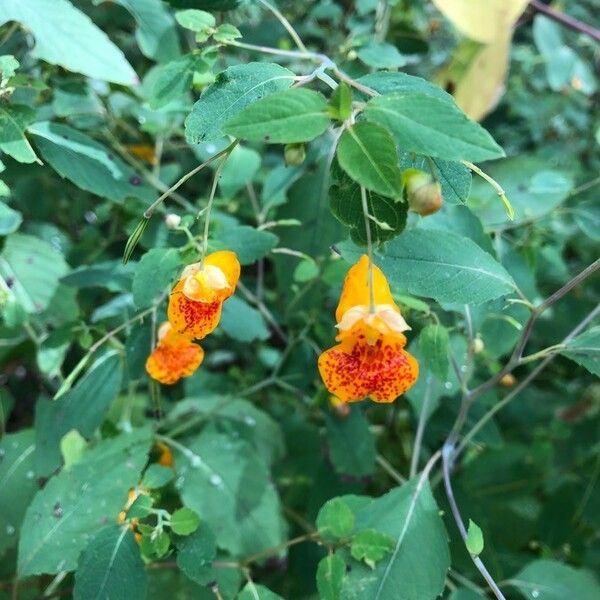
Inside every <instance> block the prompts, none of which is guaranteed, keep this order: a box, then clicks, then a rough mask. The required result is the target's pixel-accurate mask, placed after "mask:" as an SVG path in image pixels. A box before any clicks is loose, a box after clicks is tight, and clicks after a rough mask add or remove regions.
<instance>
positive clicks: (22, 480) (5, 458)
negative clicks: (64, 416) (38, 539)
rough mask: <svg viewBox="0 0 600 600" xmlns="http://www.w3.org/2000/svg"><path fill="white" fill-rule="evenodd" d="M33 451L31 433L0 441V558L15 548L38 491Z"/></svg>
mask: <svg viewBox="0 0 600 600" xmlns="http://www.w3.org/2000/svg"><path fill="white" fill-rule="evenodd" d="M34 450H35V443H34V432H33V430H32V429H22V430H21V431H19V432H17V433H9V434H6V435H4V436H3V437H2V439H1V440H0V457H1V458H2V459H1V460H0V532H2V533H1V535H0V557H1V556H2V555H3V554H4V552H5V551H6V550H7V549H8V548H11V547H13V546H16V545H17V541H18V539H19V532H20V529H21V522H22V521H23V516H24V515H25V510H26V509H27V506H28V505H29V503H30V502H31V499H32V498H33V496H34V494H35V493H36V492H37V491H38V489H39V484H38V475H37V473H36V471H35V467H34V464H33V453H34Z"/></svg>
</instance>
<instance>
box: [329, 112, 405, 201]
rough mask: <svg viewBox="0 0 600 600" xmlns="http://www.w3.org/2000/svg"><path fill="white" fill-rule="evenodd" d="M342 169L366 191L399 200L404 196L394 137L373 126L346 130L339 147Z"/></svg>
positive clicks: (370, 124)
mask: <svg viewBox="0 0 600 600" xmlns="http://www.w3.org/2000/svg"><path fill="white" fill-rule="evenodd" d="M337 158H338V162H339V163H340V167H342V169H344V171H346V173H348V175H350V177H352V179H354V180H355V181H356V182H357V183H358V184H360V185H362V186H364V187H365V188H367V189H369V190H372V191H374V192H377V193H379V194H382V195H383V196H388V197H390V198H395V199H398V198H400V194H401V193H402V184H401V174H400V168H399V166H398V152H397V151H396V145H395V144H394V140H393V139H392V136H391V135H390V134H389V132H388V131H386V129H384V128H383V127H380V126H379V125H376V124H374V123H364V122H363V123H357V124H356V125H353V126H352V127H351V128H350V129H347V130H346V131H345V132H344V133H343V134H342V137H341V138H340V141H339V142H338V147H337Z"/></svg>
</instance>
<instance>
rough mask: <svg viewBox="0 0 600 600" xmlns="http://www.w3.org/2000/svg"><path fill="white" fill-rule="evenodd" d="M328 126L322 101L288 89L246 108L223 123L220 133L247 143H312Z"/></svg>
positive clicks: (304, 91) (309, 92)
mask: <svg viewBox="0 0 600 600" xmlns="http://www.w3.org/2000/svg"><path fill="white" fill-rule="evenodd" d="M329 125H330V120H329V115H328V110H327V101H326V100H325V97H324V96H323V95H322V94H319V93H318V92H313V91H312V90H308V89H306V88H292V89H289V90H282V91H279V92H275V93H274V94H271V95H269V96H267V97H266V98H263V99H262V100H259V101H258V102H254V103H253V104H250V105H249V106H247V107H246V108H245V109H244V110H243V111H241V112H240V113H238V114H237V115H236V116H235V117H233V118H232V119H230V120H229V121H227V123H225V125H224V126H223V131H225V133H229V134H230V135H233V136H235V137H238V138H242V139H248V140H251V141H257V142H259V141H264V142H267V143H270V144H289V143H297V142H308V141H310V140H313V139H314V138H316V137H318V136H320V135H321V134H322V133H324V132H325V131H326V130H327V128H328V127H329Z"/></svg>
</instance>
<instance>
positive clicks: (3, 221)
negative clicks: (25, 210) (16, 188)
mask: <svg viewBox="0 0 600 600" xmlns="http://www.w3.org/2000/svg"><path fill="white" fill-rule="evenodd" d="M22 222H23V215H21V213H20V212H19V211H18V210H13V209H12V208H11V207H10V206H7V205H6V204H4V202H0V235H8V234H9V233H14V232H15V231H17V229H19V227H20V225H21V223H22Z"/></svg>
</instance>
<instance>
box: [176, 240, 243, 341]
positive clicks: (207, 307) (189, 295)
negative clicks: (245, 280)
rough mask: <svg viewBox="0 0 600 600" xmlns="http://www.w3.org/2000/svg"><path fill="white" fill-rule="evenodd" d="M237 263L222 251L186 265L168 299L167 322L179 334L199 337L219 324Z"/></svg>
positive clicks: (236, 275)
mask: <svg viewBox="0 0 600 600" xmlns="http://www.w3.org/2000/svg"><path fill="white" fill-rule="evenodd" d="M239 278H240V263H239V261H238V259H237V256H236V255H235V253H234V252H230V251H228V250H222V251H219V252H213V253H212V254H209V255H208V256H207V257H206V258H205V259H204V261H202V262H199V263H194V264H191V265H188V266H187V267H186V268H185V269H184V271H183V273H182V275H181V278H180V279H179V281H178V282H177V284H176V285H175V287H174V288H173V290H172V291H171V296H170V298H169V310H168V316H169V322H170V323H171V325H172V326H173V328H174V329H175V331H177V332H178V333H181V334H185V335H188V336H190V337H194V338H197V339H202V338H204V337H206V336H207V335H208V334H209V333H211V332H212V331H213V330H214V329H215V328H216V327H217V325H218V324H219V320H220V318H221V308H222V306H223V302H224V301H225V300H227V298H229V297H230V296H231V295H232V294H233V293H234V292H235V286H236V285H237V282H238V279H239Z"/></svg>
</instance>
